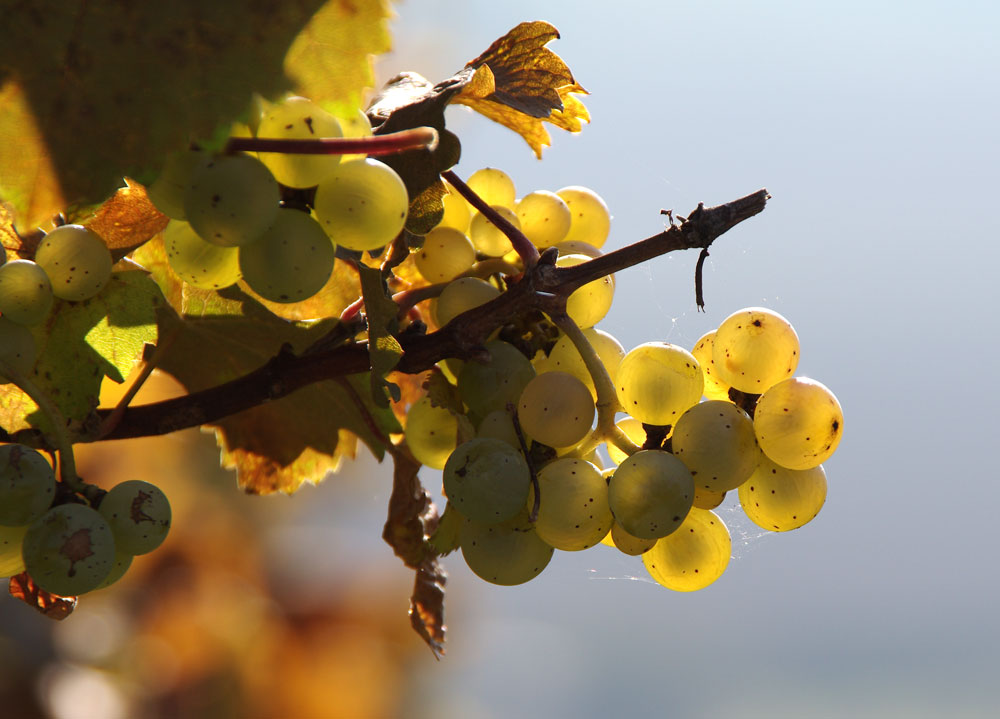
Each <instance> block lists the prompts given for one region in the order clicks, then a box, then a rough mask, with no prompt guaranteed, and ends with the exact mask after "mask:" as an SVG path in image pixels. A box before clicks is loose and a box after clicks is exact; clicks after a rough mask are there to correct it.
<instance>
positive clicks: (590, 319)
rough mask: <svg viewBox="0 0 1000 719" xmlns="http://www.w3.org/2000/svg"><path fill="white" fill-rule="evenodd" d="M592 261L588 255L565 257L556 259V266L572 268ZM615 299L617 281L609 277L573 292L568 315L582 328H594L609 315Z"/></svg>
mask: <svg viewBox="0 0 1000 719" xmlns="http://www.w3.org/2000/svg"><path fill="white" fill-rule="evenodd" d="M590 259H591V258H590V257H587V256H586V255H565V256H563V257H559V258H557V259H556V266H557V267H572V266H574V265H579V264H582V263H584V262H588V261H589V260H590ZM614 298H615V280H614V277H612V276H611V275H607V276H605V277H601V278H599V279H596V280H594V281H592V282H588V283H587V284H585V285H583V286H582V287H578V288H577V289H575V290H573V292H572V293H571V294H570V296H569V297H568V298H567V299H566V314H568V315H569V316H570V317H571V318H572V319H573V321H574V322H576V323H577V324H578V325H579V326H580V327H593V326H594V325H596V324H597V323H598V322H600V321H601V320H602V319H604V316H605V315H606V314H608V310H610V309H611V303H612V301H613V300H614Z"/></svg>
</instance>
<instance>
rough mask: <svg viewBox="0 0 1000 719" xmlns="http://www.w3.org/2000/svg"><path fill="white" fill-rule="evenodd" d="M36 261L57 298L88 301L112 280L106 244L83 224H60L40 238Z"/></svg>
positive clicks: (109, 253) (110, 261)
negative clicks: (46, 276) (47, 277)
mask: <svg viewBox="0 0 1000 719" xmlns="http://www.w3.org/2000/svg"><path fill="white" fill-rule="evenodd" d="M35 262H37V263H38V265H39V266H40V267H41V268H42V269H43V270H45V274H47V275H48V276H49V281H50V282H51V283H52V294H54V295H55V296H56V297H58V298H59V299H63V300H71V301H74V302H80V301H82V300H86V299H90V298H91V297H93V296H94V295H96V294H97V293H98V292H100V291H101V290H102V289H104V286H105V285H106V284H107V283H108V280H110V279H111V265H112V264H113V260H112V258H111V252H110V251H109V250H108V247H107V245H105V244H104V240H102V239H101V238H100V237H99V236H98V235H97V234H96V233H94V232H92V231H91V230H88V229H87V228H86V227H83V226H82V225H63V226H62V227H57V228H56V229H54V230H52V232H50V233H49V234H47V235H45V237H43V238H42V241H41V242H40V243H39V245H38V250H37V251H36V252H35Z"/></svg>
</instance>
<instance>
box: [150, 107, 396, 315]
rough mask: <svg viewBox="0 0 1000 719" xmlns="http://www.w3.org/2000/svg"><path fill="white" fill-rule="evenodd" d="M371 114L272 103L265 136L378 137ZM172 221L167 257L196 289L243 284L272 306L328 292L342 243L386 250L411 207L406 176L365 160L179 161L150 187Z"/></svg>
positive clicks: (259, 130) (179, 157) (260, 125)
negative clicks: (326, 287) (341, 114)
mask: <svg viewBox="0 0 1000 719" xmlns="http://www.w3.org/2000/svg"><path fill="white" fill-rule="evenodd" d="M371 133H372V130H371V125H370V124H369V122H368V119H367V117H366V116H365V115H364V113H361V112H357V113H354V114H351V115H348V116H344V117H339V118H338V117H334V116H333V115H332V114H330V113H328V112H326V111H325V110H324V109H323V108H321V107H319V106H318V105H317V104H316V103H314V102H312V101H311V100H309V99H307V98H304V97H289V98H286V99H285V100H284V101H282V102H280V103H277V104H273V105H268V106H267V107H265V108H263V109H262V111H261V112H260V116H259V118H258V122H257V123H256V136H257V137H258V138H269V139H270V138H275V139H289V140H304V139H320V138H339V137H362V136H369V135H371ZM149 196H150V198H151V199H152V200H153V202H154V204H155V205H156V206H157V208H158V209H159V210H160V211H161V212H163V213H164V214H165V215H167V216H168V217H170V218H171V221H170V223H169V225H168V226H167V229H166V231H165V233H164V243H165V245H166V252H167V260H168V262H169V264H170V267H171V268H172V269H173V270H174V272H175V273H176V274H177V275H178V276H179V277H180V278H181V279H182V280H183V281H184V282H187V283H188V284H190V285H192V286H194V287H198V288H201V289H212V290H217V289H221V288H224V287H228V286H230V285H232V284H234V283H236V282H238V281H240V280H243V281H244V282H245V283H246V285H248V286H249V287H250V289H252V290H253V291H254V292H255V293H257V294H258V295H259V296H261V297H263V298H264V299H267V300H270V301H272V302H279V303H291V302H301V301H303V300H306V299H309V298H310V297H312V296H314V295H315V294H316V293H317V292H319V291H320V290H321V289H322V288H323V286H324V285H325V284H326V283H327V281H328V280H329V279H330V276H331V274H332V273H333V268H334V261H335V253H336V249H337V247H338V246H340V247H343V248H345V249H348V250H355V251H365V250H377V249H378V248H380V247H383V246H384V245H386V244H388V243H389V242H391V241H392V240H393V239H394V238H395V237H396V236H397V235H398V234H399V232H400V231H401V230H402V229H403V224H404V223H405V221H406V216H407V211H408V208H409V198H408V195H407V192H406V187H405V186H404V184H403V181H402V180H401V179H400V178H399V175H397V174H396V172H395V171H394V170H393V169H392V168H390V167H389V166H388V165H386V164H384V163H382V162H379V161H378V160H374V159H370V158H366V157H364V156H356V155H345V156H341V155H314V154H283V153H275V152H260V153H253V154H249V153H238V154H229V155H214V154H212V153H207V152H200V151H198V150H187V151H183V152H179V153H175V154H174V155H171V156H170V158H169V159H168V161H167V163H166V166H165V167H164V169H163V172H162V173H161V174H160V177H159V178H158V179H157V180H156V182H154V183H153V184H152V185H151V186H150V188H149Z"/></svg>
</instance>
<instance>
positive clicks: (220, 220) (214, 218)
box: [184, 154, 280, 247]
mask: <svg viewBox="0 0 1000 719" xmlns="http://www.w3.org/2000/svg"><path fill="white" fill-rule="evenodd" d="M279 200H280V193H279V190H278V183H277V182H276V181H275V179H274V176H273V175H272V174H271V171H270V170H268V169H267V167H265V166H264V164H263V163H262V162H261V161H260V160H258V159H257V158H255V157H251V156H249V155H243V154H239V155H223V156H220V157H214V158H212V159H211V160H209V161H208V162H206V163H205V164H204V165H202V166H201V167H199V168H198V170H197V171H196V172H195V173H194V174H193V175H192V177H191V184H190V185H189V186H188V188H187V191H186V192H185V193H184V213H185V215H186V216H187V221H188V222H189V223H190V224H191V227H192V228H193V229H194V231H195V232H197V233H198V235H199V236H201V238H202V239H203V240H205V241H206V242H211V243H212V244H214V245H220V246H222V247H239V246H240V245H246V244H249V243H251V242H253V241H254V240H256V239H257V238H259V237H260V236H261V235H263V234H264V232H266V231H267V228H269V227H270V226H271V223H272V222H274V218H275V217H276V216H277V214H278V201H279Z"/></svg>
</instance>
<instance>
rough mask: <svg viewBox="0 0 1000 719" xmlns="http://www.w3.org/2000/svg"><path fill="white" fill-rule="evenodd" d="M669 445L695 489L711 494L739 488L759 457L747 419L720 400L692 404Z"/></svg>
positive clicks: (741, 411)
mask: <svg viewBox="0 0 1000 719" xmlns="http://www.w3.org/2000/svg"><path fill="white" fill-rule="evenodd" d="M671 443H672V445H671V446H672V448H673V453H674V454H675V455H676V456H677V458H678V459H680V460H681V461H682V462H684V464H685V465H686V466H687V468H688V469H690V470H691V474H692V475H694V483H695V485H696V486H697V487H700V488H703V489H707V490H709V491H712V492H727V491H729V490H730V489H736V488H737V487H739V486H740V485H741V484H743V482H745V481H746V480H747V478H748V477H749V476H750V475H751V474H753V471H754V469H756V468H757V458H758V457H759V456H760V450H758V448H757V438H756V437H755V435H754V429H753V420H751V419H750V415H748V414H747V413H746V412H744V411H743V410H742V409H740V408H739V407H737V406H736V405H734V404H733V403H732V402H724V401H722V400H709V401H707V402H702V403H701V404H696V405H695V406H694V407H691V408H690V409H689V410H688V411H687V412H685V413H684V414H682V415H681V417H680V419H678V420H677V424H675V425H674V432H673V435H672V437H671Z"/></svg>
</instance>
